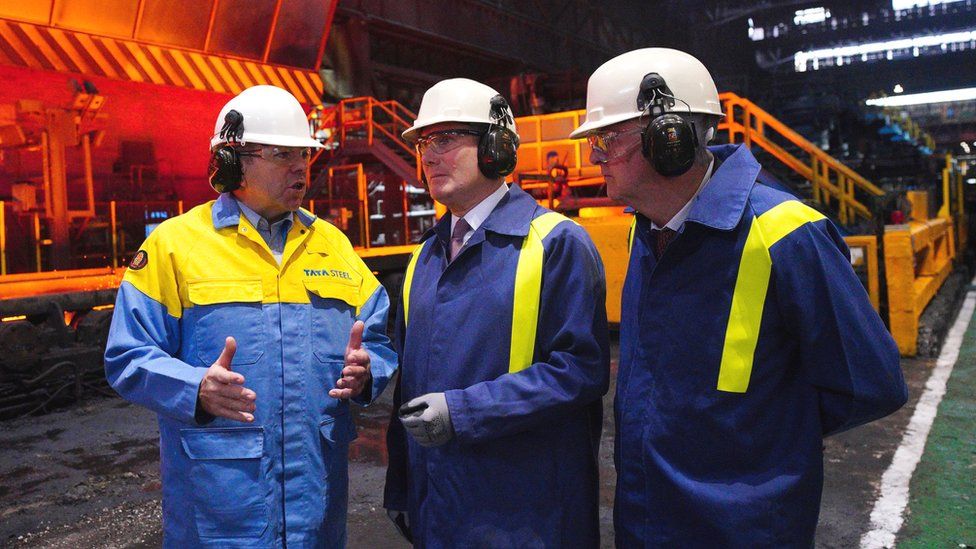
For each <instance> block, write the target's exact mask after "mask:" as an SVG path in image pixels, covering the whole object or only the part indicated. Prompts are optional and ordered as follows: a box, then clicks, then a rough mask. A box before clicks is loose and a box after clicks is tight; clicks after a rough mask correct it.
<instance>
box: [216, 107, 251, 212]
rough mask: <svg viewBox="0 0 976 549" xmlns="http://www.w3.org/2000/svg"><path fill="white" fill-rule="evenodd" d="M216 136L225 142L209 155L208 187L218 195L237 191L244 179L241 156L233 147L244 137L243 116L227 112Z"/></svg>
mask: <svg viewBox="0 0 976 549" xmlns="http://www.w3.org/2000/svg"><path fill="white" fill-rule="evenodd" d="M218 135H219V136H220V138H221V139H223V140H225V142H224V143H221V144H220V145H218V146H217V148H215V149H214V150H213V151H212V152H211V153H210V166H209V169H208V172H209V179H210V186H211V187H213V189H214V190H215V191H217V192H218V193H229V192H231V191H233V190H237V189H239V188H240V187H241V181H242V180H243V179H244V170H243V168H242V167H241V154H240V152H238V150H237V149H236V148H235V147H234V145H235V144H237V143H239V142H240V140H241V138H242V137H243V136H244V115H243V114H241V113H240V112H238V111H235V110H233V109H231V110H230V111H228V112H227V114H226V115H225V116H224V125H223V127H221V128H220V133H219V134H218Z"/></svg>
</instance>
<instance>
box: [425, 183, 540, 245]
mask: <svg viewBox="0 0 976 549" xmlns="http://www.w3.org/2000/svg"><path fill="white" fill-rule="evenodd" d="M537 208H539V205H538V204H537V203H536V201H535V199H534V198H532V197H531V196H529V195H528V194H527V193H526V192H525V191H523V190H522V188H521V187H519V186H518V185H514V184H509V186H508V192H507V193H505V196H503V197H502V199H501V201H500V202H499V203H498V205H497V206H495V209H494V210H492V212H491V213H490V214H488V218H487V219H485V221H484V223H482V224H481V227H479V230H480V229H483V230H484V231H491V232H494V233H498V234H504V235H508V236H522V237H524V236H527V235H528V234H529V224H530V223H531V222H532V219H533V218H534V217H535V211H536V209H537ZM431 235H436V236H437V238H439V239H441V240H442V241H443V242H450V240H451V213H450V212H448V213H447V215H445V216H444V217H442V218H441V219H440V221H438V222H437V224H436V225H434V226H433V227H432V228H430V229H428V230H427V232H425V233H424V236H423V238H421V240H422V241H423V240H426V239H427V238H429V237H430V236H431ZM469 245H470V242H469Z"/></svg>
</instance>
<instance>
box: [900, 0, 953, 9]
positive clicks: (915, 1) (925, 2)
mask: <svg viewBox="0 0 976 549" xmlns="http://www.w3.org/2000/svg"><path fill="white" fill-rule="evenodd" d="M961 1H962V0H891V9H893V10H899V11H901V10H910V9H912V8H924V7H927V6H937V5H939V4H951V3H953V2H961Z"/></svg>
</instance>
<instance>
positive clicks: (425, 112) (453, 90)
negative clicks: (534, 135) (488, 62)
mask: <svg viewBox="0 0 976 549" xmlns="http://www.w3.org/2000/svg"><path fill="white" fill-rule="evenodd" d="M496 97H500V95H499V93H498V92H497V91H495V90H494V89H492V88H490V87H488V86H486V85H484V84H482V83H480V82H475V81H474V80H468V79H467V78H450V79H448V80H441V81H440V82H438V83H436V84H434V85H433V86H431V88H430V89H429V90H427V92H426V93H425V94H424V99H423V101H421V102H420V112H418V113H417V119H416V120H414V122H413V126H411V127H410V128H409V129H407V130H406V131H405V132H403V134H402V136H403V139H405V140H406V141H407V142H409V143H413V142H414V141H416V140H417V138H418V137H420V130H421V129H422V128H425V127H427V126H433V125H434V124H440V123H442V122H466V123H476V124H499V125H501V126H504V127H505V128H507V129H508V130H509V131H511V132H512V133H513V134H515V135H516V136H518V133H517V132H516V131H515V118H514V115H513V114H512V109H511V107H509V106H508V103H507V102H506V103H505V104H504V113H505V115H506V116H505V117H504V119H499V118H498V117H494V118H493V117H492V116H491V110H492V100H493V99H495V98H496Z"/></svg>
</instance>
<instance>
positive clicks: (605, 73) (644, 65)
mask: <svg viewBox="0 0 976 549" xmlns="http://www.w3.org/2000/svg"><path fill="white" fill-rule="evenodd" d="M652 72H656V73H658V74H659V75H661V77H663V78H664V81H665V83H666V84H667V86H668V88H669V89H670V90H671V92H672V93H673V94H674V97H675V98H676V99H678V101H675V103H674V105H673V106H672V107H671V108H670V109H668V110H669V111H672V112H675V113H678V114H681V113H683V112H684V113H687V112H689V111H690V112H694V113H703V114H714V115H717V116H724V115H725V113H723V112H722V105H721V104H720V102H719V100H718V91H717V90H716V89H715V82H714V81H712V75H710V74H709V73H708V69H706V68H705V65H702V63H701V61H699V60H698V59H696V58H695V57H694V56H692V55H689V54H687V53H685V52H683V51H678V50H672V49H669V48H644V49H639V50H634V51H629V52H627V53H624V54H621V55H618V56H617V57H614V58H613V59H611V60H609V61H607V62H606V63H604V64H602V65H600V67H599V68H598V69H596V71H594V72H593V74H592V75H591V76H590V80H589V82H588V83H587V86H586V121H585V122H584V123H583V124H580V127H578V128H576V130H575V131H573V133H571V134H570V135H569V137H571V138H574V139H575V138H577V137H584V136H586V135H588V134H590V133H592V132H593V131H594V130H598V129H600V128H605V127H607V126H611V125H613V124H616V123H618V122H623V121H624V120H630V119H631V118H637V117H638V116H641V114H644V112H645V111H641V110H639V109H638V108H637V94H638V93H639V92H640V84H641V81H642V80H643V79H644V76H645V75H647V74H649V73H652Z"/></svg>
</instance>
